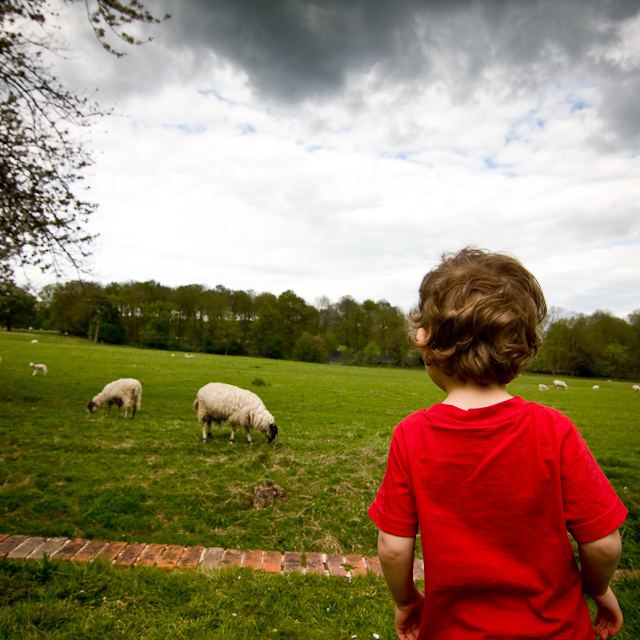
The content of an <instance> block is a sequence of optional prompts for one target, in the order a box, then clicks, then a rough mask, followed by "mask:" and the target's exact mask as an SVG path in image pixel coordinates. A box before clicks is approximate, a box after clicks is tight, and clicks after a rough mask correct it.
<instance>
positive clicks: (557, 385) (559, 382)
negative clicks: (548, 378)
mask: <svg viewBox="0 0 640 640" xmlns="http://www.w3.org/2000/svg"><path fill="white" fill-rule="evenodd" d="M553 386H554V387H555V388H556V389H568V388H569V387H568V386H567V383H566V382H563V381H562V380H554V381H553Z"/></svg>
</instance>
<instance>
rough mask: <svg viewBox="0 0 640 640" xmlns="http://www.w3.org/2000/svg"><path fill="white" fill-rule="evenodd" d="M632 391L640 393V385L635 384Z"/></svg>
mask: <svg viewBox="0 0 640 640" xmlns="http://www.w3.org/2000/svg"><path fill="white" fill-rule="evenodd" d="M631 389H632V390H633V391H640V385H639V384H634V385H633V387H631Z"/></svg>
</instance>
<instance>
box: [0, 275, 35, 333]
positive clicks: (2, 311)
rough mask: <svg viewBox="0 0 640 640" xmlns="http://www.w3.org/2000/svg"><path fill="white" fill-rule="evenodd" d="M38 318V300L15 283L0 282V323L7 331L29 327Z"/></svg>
mask: <svg viewBox="0 0 640 640" xmlns="http://www.w3.org/2000/svg"><path fill="white" fill-rule="evenodd" d="M35 317H36V299H35V297H34V296H32V295H31V294H30V293H29V292H28V291H27V290H26V289H24V288H23V287H18V286H17V285H15V284H14V283H13V282H0V322H2V324H4V326H5V327H6V329H7V331H11V329H12V328H13V327H28V326H30V325H31V324H32V323H33V322H34V320H35Z"/></svg>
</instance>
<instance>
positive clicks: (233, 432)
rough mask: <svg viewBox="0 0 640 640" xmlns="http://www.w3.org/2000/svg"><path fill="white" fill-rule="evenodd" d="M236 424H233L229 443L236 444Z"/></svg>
mask: <svg viewBox="0 0 640 640" xmlns="http://www.w3.org/2000/svg"><path fill="white" fill-rule="evenodd" d="M235 435H236V425H234V424H232V425H231V437H230V438H229V444H235V440H234V438H235Z"/></svg>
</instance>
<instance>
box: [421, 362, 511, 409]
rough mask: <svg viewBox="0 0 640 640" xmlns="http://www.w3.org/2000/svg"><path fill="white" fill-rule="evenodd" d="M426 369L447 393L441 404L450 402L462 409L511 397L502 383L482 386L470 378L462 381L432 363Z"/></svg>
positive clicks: (482, 405)
mask: <svg viewBox="0 0 640 640" xmlns="http://www.w3.org/2000/svg"><path fill="white" fill-rule="evenodd" d="M427 371H428V372H429V376H430V377H431V379H432V380H433V382H435V384H436V385H438V386H439V387H440V388H441V389H442V390H443V391H444V392H445V393H446V394H447V397H446V398H445V400H444V401H443V402H442V404H450V405H453V406H454V407H458V409H463V410H464V411H468V410H469V409H481V408H482V407H490V406H491V405H494V404H498V403H500V402H504V401H505V400H509V399H510V398H511V397H512V396H511V395H509V393H507V386H506V385H504V384H489V385H484V386H483V385H481V384H478V383H477V382H473V381H471V380H467V381H466V382H462V381H461V380H460V379H459V378H456V377H454V376H448V375H446V374H444V373H443V372H442V371H441V370H440V369H439V368H438V367H434V366H433V365H431V366H428V367H427Z"/></svg>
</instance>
